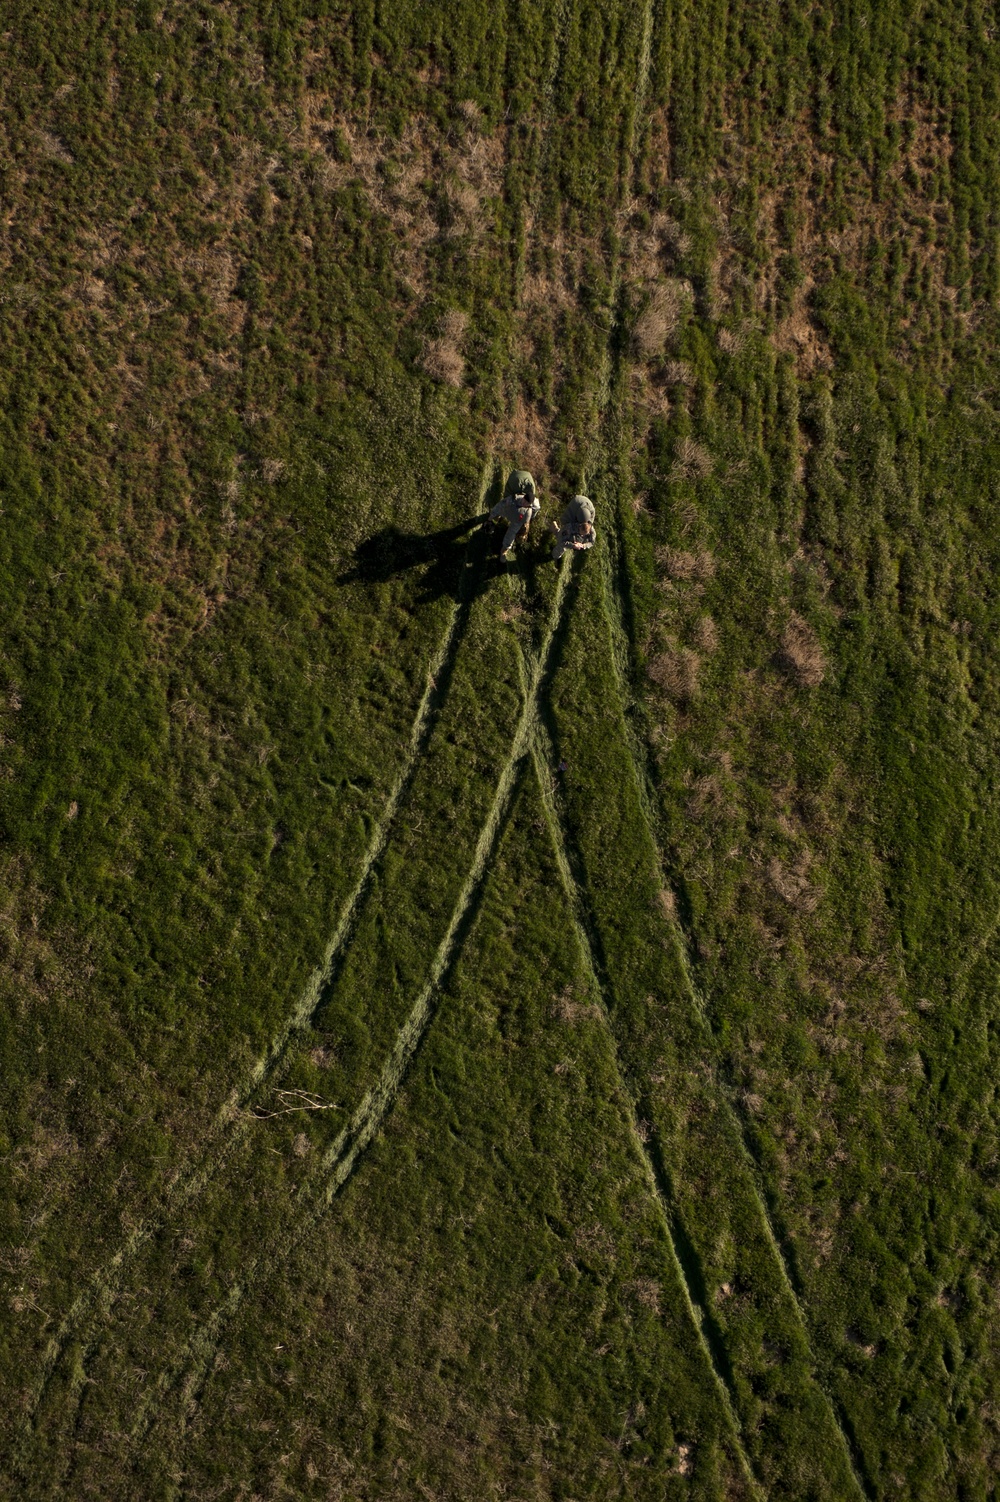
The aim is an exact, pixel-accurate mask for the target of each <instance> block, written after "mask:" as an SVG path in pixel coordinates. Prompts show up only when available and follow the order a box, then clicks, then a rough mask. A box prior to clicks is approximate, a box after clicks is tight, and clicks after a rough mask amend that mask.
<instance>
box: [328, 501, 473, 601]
mask: <svg viewBox="0 0 1000 1502" xmlns="http://www.w3.org/2000/svg"><path fill="white" fill-rule="evenodd" d="M487 514H488V513H487ZM486 519H487V518H486V515H484V514H483V513H482V512H480V513H479V514H478V515H477V516H472V517H469V518H468V519H467V520H466V521H461V522H457V523H456V524H455V526H453V527H443V528H442V529H441V530H440V531H438V532H403V531H401V530H400V528H399V527H384V528H383V530H382V531H381V532H376V533H375V535H374V536H373V537H368V538H366V539H365V541H364V542H362V543H360V544H359V545H358V547H357V548H356V549H355V553H354V563H353V566H352V567H351V568H350V569H348V570H347V572H346V573H343V574H341V575H340V576H339V577H338V579H337V583H338V584H386V583H388V581H389V580H390V579H395V578H397V577H398V575H400V574H406V573H409V572H410V571H411V570H419V571H421V578H420V581H419V587H420V593H419V594H418V595H417V603H418V604H421V605H423V604H426V603H427V602H428V601H430V600H437V599H440V598H441V597H442V596H443V595H446V596H448V597H450V598H451V599H453V600H458V599H460V598H462V597H463V595H464V593H465V590H466V589H467V588H468V585H469V582H470V581H468V580H467V579H465V578H464V576H465V573H466V568H467V566H469V565H470V563H471V566H472V568H473V569H474V570H475V568H476V565H477V564H478V565H480V569H479V572H480V574H482V575H483V577H482V578H480V579H479V580H478V581H477V583H478V587H479V588H480V589H481V588H482V587H484V586H485V584H486V583H487V582H488V577H489V575H491V574H492V573H493V572H494V570H493V569H491V568H489V566H488V564H489V553H488V543H489V538H488V535H487V533H486V532H485V530H484V532H483V534H482V542H481V544H479V545H478V546H477V545H476V544H478V543H479V539H477V538H473V539H472V540H471V541H472V544H473V545H472V546H471V547H470V544H469V541H467V539H468V537H469V533H470V532H472V531H473V530H474V528H475V527H477V526H480V525H481V524H482V523H483V522H485V521H486ZM470 552H471V553H472V554H473V555H474V556H473V558H472V559H471V560H470V556H469V555H470ZM475 555H478V556H475Z"/></svg>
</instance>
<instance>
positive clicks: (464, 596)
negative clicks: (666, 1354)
mask: <svg viewBox="0 0 1000 1502" xmlns="http://www.w3.org/2000/svg"><path fill="white" fill-rule="evenodd" d="M492 478H493V465H492V463H490V464H488V465H487V466H486V468H485V470H484V472H483V477H482V481H481V484H480V491H479V497H478V501H479V505H480V507H482V504H483V501H484V499H485V496H486V492H487V489H488V487H489V484H490V482H491V480H492ZM476 551H477V549H476V534H473V537H472V539H471V540H470V543H469V546H468V548H467V550H466V557H465V561H464V564H463V569H462V575H461V578H460V583H459V589H458V592H457V594H458V597H457V599H456V600H455V602H454V603H453V605H452V607H451V609H450V611H449V613H448V620H447V623H446V625H445V630H444V632H443V634H442V636H441V639H440V641H439V643H438V646H437V648H436V650H435V652H434V656H433V657H432V658H431V661H430V664H429V666H428V669H427V673H426V677H425V682H424V691H423V694H422V696H421V699H420V703H419V705H418V706H417V713H416V716H415V717H414V720H413V723H412V725H411V727H410V735H409V739H408V743H407V749H406V754H405V756H404V758H403V762H402V765H401V766H400V769H399V772H398V773H397V775H396V779H395V782H394V783H393V785H392V788H391V789H390V792H389V796H388V798H387V799H386V802H385V804H384V805H383V808H382V812H381V814H380V815H379V818H378V821H377V823H376V825H375V828H374V830H373V832H372V836H371V839H370V840H369V843H368V848H367V849H366V851H365V853H364V856H363V858H362V862H361V869H360V872H359V875H358V878H357V880H356V882H355V884H354V887H353V889H352V890H351V892H350V894H349V895H348V897H347V898H346V899H345V901H344V903H343V904H342V906H341V909H340V914H339V916H338V919H337V925H336V927H335V929H334V932H333V934H332V936H331V938H330V940H329V942H328V944H327V946H326V949H325V951H324V953H323V958H322V960H321V961H320V964H319V965H318V966H317V967H316V969H315V970H314V971H313V973H312V975H311V976H310V977H309V980H308V981H307V982H306V985H305V987H304V989H303V991H302V994H301V995H300V997H299V1000H298V1002H297V1003H296V1006H295V1008H294V1010H293V1011H292V1013H291V1015H290V1016H289V1017H288V1018H287V1019H286V1021H285V1023H284V1024H283V1026H282V1028H281V1030H280V1031H279V1033H278V1034H277V1035H276V1036H275V1038H274V1039H273V1040H272V1042H271V1043H270V1044H269V1045H268V1047H267V1049H266V1050H265V1052H264V1053H263V1054H261V1056H260V1057H259V1058H258V1059H257V1061H256V1062H255V1063H254V1064H253V1065H252V1067H251V1068H250V1069H249V1070H248V1071H247V1073H246V1074H245V1075H244V1077H243V1079H242V1080H240V1081H239V1082H238V1083H237V1085H236V1086H235V1088H234V1089H233V1090H232V1091H231V1093H230V1095H229V1097H228V1099H227V1100H226V1102H225V1103H224V1105H223V1106H222V1107H221V1109H220V1110H219V1112H218V1114H217V1116H216V1118H215V1121H214V1122H213V1124H212V1126H211V1128H210V1129H209V1133H208V1137H207V1141H206V1145H205V1148H204V1150H203V1152H202V1155H201V1157H200V1159H199V1160H198V1162H197V1163H196V1164H195V1165H194V1166H193V1167H191V1168H189V1169H188V1170H187V1171H186V1172H182V1173H181V1174H180V1175H179V1176H178V1178H176V1179H175V1180H174V1181H173V1183H172V1184H171V1185H170V1186H169V1188H168V1189H167V1191H166V1194H165V1196H164V1200H163V1203H162V1206H161V1209H160V1211H159V1214H158V1215H156V1216H151V1217H149V1218H148V1219H146V1220H143V1221H140V1222H139V1223H138V1224H137V1225H136V1226H135V1227H134V1229H133V1230H132V1231H131V1232H130V1234H129V1235H128V1237H127V1238H126V1239H125V1241H123V1243H122V1245H121V1246H120V1247H119V1248H118V1250H117V1251H116V1252H115V1254H114V1255H113V1256H112V1257H111V1259H110V1260H109V1261H108V1262H106V1263H105V1264H104V1265H103V1266H102V1267H100V1268H98V1269H97V1271H96V1272H95V1273H93V1274H92V1275H91V1278H90V1280H89V1283H88V1285H87V1286H86V1287H85V1288H84V1289H83V1291H82V1292H81V1293H80V1294H79V1295H78V1296H77V1298H76V1300H75V1301H74V1303H73V1305H72V1306H71V1308H70V1309H69V1311H68V1312H67V1314H66V1315H65V1317H64V1319H63V1320H62V1322H61V1323H60V1325H59V1328H58V1330H56V1332H55V1333H54V1335H53V1336H52V1337H51V1339H50V1341H49V1343H48V1346H47V1347H46V1349H45V1352H44V1354H43V1357H42V1361H41V1366H40V1370H39V1373H38V1376H37V1378H36V1381H35V1385H34V1387H33V1389H32V1390H31V1393H30V1396H29V1401H28V1403H27V1406H26V1408H25V1412H24V1415H23V1417H22V1419H21V1431H20V1439H19V1443H18V1447H17V1451H16V1454H15V1459H14V1473H15V1475H16V1476H17V1477H19V1478H22V1477H23V1476H24V1474H25V1469H26V1467H27V1465H28V1460H29V1452H30V1447H31V1441H32V1437H33V1433H34V1420H35V1416H36V1414H37V1412H38V1410H39V1407H40V1406H41V1404H42V1403H43V1402H44V1400H45V1395H46V1392H47V1390H48V1386H49V1383H50V1381H51V1380H52V1377H53V1376H54V1374H55V1371H56V1369H57V1367H58V1365H59V1363H60V1361H61V1359H62V1357H63V1356H64V1354H65V1353H66V1351H67V1349H68V1348H69V1346H70V1344H71V1343H72V1342H73V1341H74V1340H75V1339H76V1338H77V1337H78V1336H79V1335H81V1333H86V1332H87V1331H88V1330H89V1329H91V1328H93V1326H94V1324H95V1323H96V1322H99V1321H101V1320H103V1319H105V1318H106V1317H107V1315H108V1313H109V1311H110V1309H111V1308H112V1307H113V1305H114V1303H115V1301H116V1299H117V1296H118V1293H119V1292H120V1289H121V1285H122V1283H123V1281H124V1277H125V1275H126V1273H127V1272H128V1269H129V1268H130V1267H131V1266H132V1264H133V1263H134V1262H135V1260H136V1258H137V1257H138V1254H139V1253H140V1252H141V1250H142V1249H143V1247H144V1246H146V1245H147V1244H148V1243H149V1242H150V1241H151V1240H152V1238H153V1237H154V1236H155V1235H156V1234H157V1233H158V1232H159V1231H160V1230H162V1229H163V1227H164V1226H165V1225H166V1224H167V1223H168V1220H169V1219H170V1218H171V1217H172V1216H173V1215H175V1214H176V1212H177V1211H179V1210H180V1209H181V1208H182V1207H183V1206H184V1205H186V1204H188V1203H189V1202H190V1201H191V1200H193V1199H195V1198H196V1197H197V1196H198V1195H199V1194H200V1193H201V1192H202V1190H203V1189H204V1188H205V1187H206V1186H207V1185H208V1183H209V1182H210V1181H211V1180H212V1178H213V1177H214V1175H215V1174H216V1173H217V1172H218V1170H219V1168H220V1167H221V1165H222V1164H223V1163H224V1161H225V1160H226V1158H227V1157H228V1156H229V1154H230V1153H231V1152H232V1151H233V1149H234V1148H236V1147H237V1146H238V1145H239V1143H240V1141H241V1140H242V1138H243V1137H244V1136H245V1134H246V1132H247V1130H248V1128H249V1126H250V1118H249V1117H248V1116H247V1115H246V1114H245V1108H246V1106H247V1105H248V1104H249V1102H250V1100H251V1098H252V1096H253V1094H254V1093H255V1091H257V1090H259V1089H260V1087H261V1086H262V1085H263V1084H266V1083H267V1082H268V1081H269V1080H271V1079H273V1078H275V1076H277V1075H279V1074H280V1071H281V1068H282V1065H283V1064H284V1062H285V1060H286V1058H287V1056H288V1052H289V1049H290V1048H291V1046H292V1044H293V1043H294V1041H295V1040H296V1039H297V1038H298V1037H299V1036H300V1035H301V1034H302V1033H303V1032H304V1031H305V1029H306V1028H307V1027H308V1026H309V1025H310V1023H311V1021H312V1019H313V1017H314V1016H315V1014H316V1012H317V1010H318V1008H319V1006H320V1004H321V1002H322V1000H323V997H324V995H325V994H326V992H327V990H328V989H329V986H330V983H331V981H332V980H333V978H334V975H335V973H336V971H337V968H338V965H339V963H340V962H341V960H342V959H343V956H344V953H345V951H346V949H347V947H348V944H349V941H350V938H351V934H352V931H353V926H354V921H355V918H356V915H357V913H358V910H359V908H360V906H361V902H362V900H363V898H364V896H365V894H366V892H367V890H368V887H369V885H370V883H371V880H372V876H373V873H374V871H375V868H376V866H377V865H378V862H379V860H380V859H381V857H382V856H383V854H384V853H385V850H386V847H387V845H388V842H389V837H390V834H391V832H392V829H393V826H394V824H395V820H396V816H397V813H398V811H399V807H400V804H401V803H402V801H403V799H404V798H405V796H406V794H407V792H408V791H409V789H410V787H411V786H412V784H413V780H414V777H415V775H416V772H417V769H418V767H419V765H420V762H421V759H422V757H423V754H424V752H425V750H426V748H427V745H428V742H429V740H430V737H431V733H432V731H433V728H434V724H435V722H436V720H437V717H438V714H439V713H440V711H441V709H442V707H443V705H444V702H445V699H446V697H447V691H448V687H449V685H450V680H451V673H452V669H453V666H454V663H455V659H456V657H457V654H458V650H459V647H460V646H461V642H462V640H463V638H464V635H465V629H466V626H467V624H468V620H469V614H470V609H471V589H470V578H471V571H472V570H473V568H474V567H475V564H476V556H475V555H476ZM90 1348H91V1347H90V1344H89V1343H88V1351H87V1352H85V1353H84V1358H83V1359H82V1360H81V1362H80V1363H79V1364H78V1367H77V1370H76V1373H75V1375H74V1377H73V1379H72V1383H71V1388H70V1393H69V1396H68V1398H67V1402H66V1413H65V1416H64V1421H65V1422H69V1421H71V1419H72V1415H73V1413H74V1411H75V1409H76V1406H77V1404H78V1401H79V1397H80V1395H81V1393H82V1389H83V1386H84V1383H85V1381H86V1372H85V1367H86V1355H87V1353H88V1352H89V1349H90Z"/></svg>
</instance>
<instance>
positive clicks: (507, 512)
mask: <svg viewBox="0 0 1000 1502" xmlns="http://www.w3.org/2000/svg"><path fill="white" fill-rule="evenodd" d="M541 504H542V503H541V501H540V500H539V498H538V492H537V491H536V489H535V482H534V480H533V479H532V477H531V475H530V474H529V473H528V471H527V470H526V469H515V470H514V471H513V472H512V473H511V475H510V478H509V479H508V481H507V484H506V486H505V487H504V493H503V495H502V497H501V498H500V500H499V501H497V503H496V505H495V506H494V507H493V510H492V511H491V512H490V521H494V522H496V521H501V520H502V521H505V522H506V523H507V531H506V532H505V533H504V539H503V543H502V544H501V547H500V557H501V558H506V557H507V555H508V553H509V552H510V550H511V548H512V547H513V546H514V543H515V542H516V541H517V538H518V536H519V535H520V534H521V533H522V532H523V533H524V536H525V537H527V535H528V533H529V532H530V531H531V523H532V522H533V521H534V519H535V517H536V516H537V515H538V512H539V510H540V508H541Z"/></svg>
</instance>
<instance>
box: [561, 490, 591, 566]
mask: <svg viewBox="0 0 1000 1502" xmlns="http://www.w3.org/2000/svg"><path fill="white" fill-rule="evenodd" d="M596 537H597V533H596V532H595V530H594V503H593V501H591V500H588V498H587V497H586V496H585V495H575V496H574V497H573V499H572V500H571V501H570V503H569V505H568V506H567V507H566V510H565V511H564V512H563V514H562V516H561V517H560V518H559V525H558V527H557V528H556V543H555V547H554V548H553V549H552V556H553V558H555V559H559V558H561V557H562V555H563V554H564V553H565V551H566V549H567V548H571V549H572V550H573V551H574V552H576V553H582V552H585V551H586V549H587V548H592V547H593V546H594V540H595V538H596Z"/></svg>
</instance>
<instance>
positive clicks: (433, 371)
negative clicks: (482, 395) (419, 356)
mask: <svg viewBox="0 0 1000 1502" xmlns="http://www.w3.org/2000/svg"><path fill="white" fill-rule="evenodd" d="M468 321H469V319H468V315H467V314H466V313H462V312H459V311H458V310H457V309H452V311H451V312H448V313H445V315H444V317H443V318H442V319H441V322H440V325H439V328H440V331H441V332H440V335H439V337H438V338H437V339H431V340H430V341H429V342H428V344H427V346H426V348H425V350H424V357H423V360H422V361H421V363H422V365H423V367H424V369H425V370H426V372H427V374H428V375H429V376H431V377H432V378H433V379H434V380H435V381H441V382H442V383H443V384H444V385H446V386H461V384H462V378H463V377H464V375H465V356H464V355H463V354H462V350H461V343H462V339H463V337H464V335H465V329H466V326H467V324H468Z"/></svg>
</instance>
